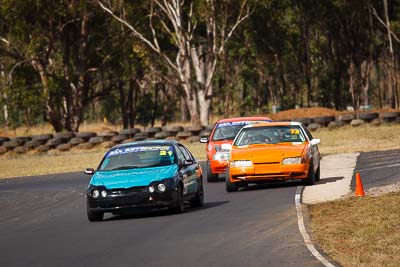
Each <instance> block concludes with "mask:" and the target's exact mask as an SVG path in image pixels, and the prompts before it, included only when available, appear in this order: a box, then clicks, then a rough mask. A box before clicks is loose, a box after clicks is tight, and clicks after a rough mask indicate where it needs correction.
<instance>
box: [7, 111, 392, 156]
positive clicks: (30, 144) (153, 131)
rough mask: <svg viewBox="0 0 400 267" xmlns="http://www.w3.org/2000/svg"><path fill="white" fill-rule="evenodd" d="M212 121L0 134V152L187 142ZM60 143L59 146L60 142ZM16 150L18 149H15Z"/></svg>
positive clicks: (374, 116)
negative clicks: (20, 134) (53, 132)
mask: <svg viewBox="0 0 400 267" xmlns="http://www.w3.org/2000/svg"><path fill="white" fill-rule="evenodd" d="M292 121H299V122H302V123H303V124H305V125H306V126H307V127H308V129H310V130H311V131H316V130H318V129H320V128H321V127H328V128H329V129H334V128H338V127H342V126H344V125H352V126H354V127H357V126H359V125H362V124H365V123H370V124H371V125H375V126H378V125H380V124H382V123H388V122H390V123H400V112H397V111H394V112H380V113H377V112H362V113H358V114H356V113H344V114H341V115H338V116H337V117H336V118H335V117H334V116H320V117H315V118H307V117H300V118H295V119H293V120H292ZM212 129H213V125H208V126H205V127H194V126H187V127H182V126H175V125H174V126H163V127H150V128H147V129H145V130H144V131H143V132H141V130H140V129H138V128H128V129H123V130H121V131H120V132H119V133H118V132H116V131H102V132H99V133H96V132H76V133H73V132H62V133H55V134H40V135H32V136H19V137H13V138H9V137H6V136H0V155H2V154H6V153H8V152H10V151H14V152H15V153H17V154H23V153H25V152H27V151H29V150H33V149H34V150H35V151H37V152H41V153H45V152H47V151H49V150H50V149H57V150H59V151H68V150H70V149H71V148H72V147H74V149H75V148H76V149H91V148H93V147H94V146H97V145H99V144H101V146H102V147H104V148H109V147H111V146H113V145H115V144H119V143H123V144H125V143H130V142H135V141H140V140H154V139H165V140H176V141H186V142H190V143H195V142H198V141H199V139H200V137H207V136H210V134H211V131H212ZM62 145H63V146H62ZM17 151H18V152H17Z"/></svg>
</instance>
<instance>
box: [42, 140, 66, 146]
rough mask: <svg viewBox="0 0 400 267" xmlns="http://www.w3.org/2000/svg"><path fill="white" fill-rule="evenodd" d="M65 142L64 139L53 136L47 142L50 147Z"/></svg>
mask: <svg viewBox="0 0 400 267" xmlns="http://www.w3.org/2000/svg"><path fill="white" fill-rule="evenodd" d="M63 143H64V139H60V138H52V139H50V140H48V141H47V142H46V145H48V146H49V147H50V148H56V147H57V146H59V145H61V144H63Z"/></svg>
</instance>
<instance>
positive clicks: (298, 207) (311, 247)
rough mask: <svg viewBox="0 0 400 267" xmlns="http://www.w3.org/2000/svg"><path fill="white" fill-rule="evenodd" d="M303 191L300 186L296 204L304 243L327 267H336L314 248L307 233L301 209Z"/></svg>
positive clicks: (295, 199)
mask: <svg viewBox="0 0 400 267" xmlns="http://www.w3.org/2000/svg"><path fill="white" fill-rule="evenodd" d="M302 191H303V186H298V187H297V190H296V195H295V198H294V202H295V204H296V211H297V223H298V225H299V230H300V233H301V235H302V236H303V239H304V243H305V244H306V246H307V248H308V250H309V251H310V252H311V254H313V256H314V257H315V258H317V259H318V260H319V261H320V262H321V263H322V264H323V265H325V266H326V267H335V265H333V264H332V263H330V262H329V261H328V260H327V259H326V258H324V256H322V255H321V253H319V252H318V250H317V249H316V248H315V247H314V245H313V243H312V241H311V238H310V236H309V235H308V233H307V230H306V227H305V225H304V217H303V212H302V209H301V194H302Z"/></svg>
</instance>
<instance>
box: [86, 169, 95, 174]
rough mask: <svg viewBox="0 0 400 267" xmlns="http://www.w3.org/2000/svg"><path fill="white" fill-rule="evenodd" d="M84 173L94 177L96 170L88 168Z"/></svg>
mask: <svg viewBox="0 0 400 267" xmlns="http://www.w3.org/2000/svg"><path fill="white" fill-rule="evenodd" d="M84 173H85V174H88V175H93V174H94V169H93V168H86V169H85V170H84Z"/></svg>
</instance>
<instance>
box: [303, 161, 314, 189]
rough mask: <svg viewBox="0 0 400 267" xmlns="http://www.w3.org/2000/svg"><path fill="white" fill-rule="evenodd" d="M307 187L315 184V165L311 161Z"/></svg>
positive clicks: (306, 182)
mask: <svg viewBox="0 0 400 267" xmlns="http://www.w3.org/2000/svg"><path fill="white" fill-rule="evenodd" d="M305 184H306V185H313V184H315V173H314V164H313V162H312V160H311V162H310V167H309V168H308V177H307V179H306V181H305Z"/></svg>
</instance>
